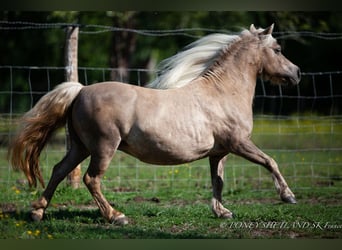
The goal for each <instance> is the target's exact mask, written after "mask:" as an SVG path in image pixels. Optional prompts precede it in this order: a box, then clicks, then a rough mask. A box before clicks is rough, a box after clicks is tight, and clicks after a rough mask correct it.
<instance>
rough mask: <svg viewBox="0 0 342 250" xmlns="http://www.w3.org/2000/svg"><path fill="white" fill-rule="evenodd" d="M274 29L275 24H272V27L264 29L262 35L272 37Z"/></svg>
mask: <svg viewBox="0 0 342 250" xmlns="http://www.w3.org/2000/svg"><path fill="white" fill-rule="evenodd" d="M273 28H274V23H272V25H271V26H270V27H268V28H266V29H264V30H263V31H262V32H261V33H260V35H271V34H272V32H273Z"/></svg>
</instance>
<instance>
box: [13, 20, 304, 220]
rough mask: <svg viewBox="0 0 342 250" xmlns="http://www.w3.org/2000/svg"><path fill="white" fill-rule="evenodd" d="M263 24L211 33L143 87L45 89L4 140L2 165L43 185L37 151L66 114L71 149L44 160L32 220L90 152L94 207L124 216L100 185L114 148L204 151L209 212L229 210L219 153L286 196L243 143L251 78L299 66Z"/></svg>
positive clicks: (289, 77)
mask: <svg viewBox="0 0 342 250" xmlns="http://www.w3.org/2000/svg"><path fill="white" fill-rule="evenodd" d="M272 30H273V25H271V26H270V27H269V28H267V29H256V28H255V27H254V25H251V27H250V29H249V30H244V31H242V32H241V33H240V34H239V35H225V34H212V35H208V36H205V37H203V38H201V39H199V40H198V41H195V42H194V43H192V44H190V45H189V46H187V47H186V48H185V49H184V50H183V51H181V52H180V53H178V54H176V55H175V56H173V57H171V58H169V59H167V60H165V61H164V62H162V64H161V68H160V71H159V75H158V76H157V79H156V80H155V81H153V82H152V83H151V84H149V85H148V87H149V88H143V87H138V86H133V85H128V84H124V83H120V82H103V83H97V84H93V85H90V86H83V85H81V84H80V83H75V82H66V83H63V84H60V85H59V86H57V87H56V88H55V89H54V90H53V91H51V92H49V93H48V94H46V95H45V96H44V97H42V98H41V100H40V101H39V102H38V103H37V104H36V105H35V106H34V108H33V109H31V110H30V111H29V112H28V113H26V114H25V116H24V117H23V121H22V122H21V128H20V129H19V132H18V134H17V135H16V137H15V138H14V140H13V143H12V145H11V147H10V148H9V155H10V160H11V163H12V166H13V167H14V168H15V169H21V170H22V171H23V172H24V173H25V174H26V177H27V179H28V182H29V184H30V185H31V186H36V185H37V179H38V180H39V182H40V183H41V184H42V185H43V186H44V181H43V178H42V176H41V173H40V169H39V155H40V153H41V150H42V149H43V147H44V145H45V144H46V142H47V140H48V139H49V137H50V135H51V133H52V132H53V131H55V130H56V129H57V128H59V127H61V126H64V125H65V123H66V122H68V128H69V132H70V140H71V147H70V150H69V151H68V152H67V154H66V156H65V157H64V158H63V159H62V160H61V161H60V162H59V163H58V164H57V165H55V166H54V168H53V172H52V176H51V178H50V181H49V183H48V185H47V188H46V189H45V190H44V192H43V193H42V196H41V197H40V198H39V199H38V201H36V202H34V203H33V204H32V206H33V210H32V218H33V219H34V220H41V219H42V218H43V215H44V211H45V209H46V208H47V206H48V204H49V202H50V200H51V198H52V196H53V194H54V191H55V190H56V187H57V185H58V184H59V183H60V182H61V181H62V180H63V179H64V178H65V177H66V176H67V175H68V173H70V172H71V171H72V170H73V169H74V168H75V167H76V166H77V165H78V164H79V163H80V162H82V161H83V160H84V159H85V158H87V157H88V156H90V157H91V160H90V164H89V167H88V169H87V171H86V173H85V175H84V178H83V180H84V183H85V185H86V186H87V188H88V189H89V191H90V193H91V195H92V196H93V198H94V200H95V201H96V203H97V205H98V207H99V209H100V211H101V213H102V215H103V216H104V217H105V218H106V219H107V220H108V221H110V222H114V223H118V224H126V223H128V219H127V218H126V217H125V215H124V214H123V213H121V212H119V211H117V210H115V209H114V208H113V207H112V206H111V205H110V204H109V203H108V201H107V200H106V198H105V197H104V196H103V194H102V192H101V188H100V181H101V177H102V176H103V174H104V173H105V171H106V169H107V168H108V165H109V163H110V161H111V159H112V158H113V156H114V154H115V152H116V150H121V151H123V152H126V153H128V154H130V155H132V156H134V157H136V158H138V159H140V160H141V161H143V162H147V163H152V164H167V165H170V164H182V163H186V162H191V161H194V160H197V159H201V158H204V157H209V162H210V170H211V171H210V172H211V181H212V188H213V198H212V201H211V207H212V211H213V212H214V214H215V215H216V216H217V217H222V218H232V217H233V213H232V212H230V211H229V210H228V209H227V208H225V207H224V206H223V205H222V195H221V194H222V188H223V171H224V162H225V159H226V156H227V155H228V154H229V153H233V154H236V155H239V156H241V157H244V158H246V159H247V160H250V161H252V162H254V163H257V164H260V165H262V166H264V167H265V168H266V169H268V170H269V171H270V172H271V174H272V177H273V179H274V183H275V186H276V189H277V191H278V193H279V195H280V198H281V199H282V200H283V201H284V202H287V203H296V200H295V196H294V194H293V193H292V191H291V190H290V188H289V187H288V185H287V183H286V181H285V179H284V178H283V176H282V175H281V173H280V172H279V169H278V166H277V164H276V162H275V161H274V160H273V159H272V158H271V157H269V156H268V155H266V154H264V153H263V152H262V151H261V150H260V149H258V148H257V147H256V146H255V145H254V144H253V142H252V141H251V139H250V138H251V132H252V127H253V114H252V103H253V96H254V91H255V86H256V79H257V77H261V78H262V79H265V80H270V81H272V82H273V83H277V84H284V83H290V84H293V85H294V84H298V83H299V81H300V71H299V68H298V67H297V66H296V65H294V64H292V63H291V62H290V61H289V60H287V59H286V58H285V57H284V56H283V55H282V54H281V49H280V46H279V44H278V43H277V42H276V40H275V39H274V38H273V37H272Z"/></svg>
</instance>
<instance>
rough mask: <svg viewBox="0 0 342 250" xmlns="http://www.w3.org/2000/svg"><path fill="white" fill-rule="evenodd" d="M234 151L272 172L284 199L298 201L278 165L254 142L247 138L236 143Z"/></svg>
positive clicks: (280, 194)
mask: <svg viewBox="0 0 342 250" xmlns="http://www.w3.org/2000/svg"><path fill="white" fill-rule="evenodd" d="M233 153H235V154H237V155H240V156H242V157H244V158H245V159H247V160H250V161H252V162H254V163H257V164H260V165H262V166H264V167H265V168H266V169H267V170H269V171H270V172H271V174H272V178H273V181H274V184H275V187H276V189H277V191H278V193H279V196H280V198H281V200H282V201H284V202H286V203H292V204H295V203H296V199H295V196H294V194H293V193H292V191H291V189H290V188H289V186H288V185H287V183H286V181H285V179H284V177H283V176H282V174H281V173H280V171H279V168H278V165H277V163H276V162H275V160H273V159H272V158H271V157H270V156H268V155H266V154H265V153H264V152H262V151H261V150H260V149H259V148H258V147H257V146H255V145H254V143H253V142H252V141H251V140H249V139H246V140H244V141H240V142H239V143H236V145H234V150H233Z"/></svg>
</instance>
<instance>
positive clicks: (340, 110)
mask: <svg viewBox="0 0 342 250" xmlns="http://www.w3.org/2000/svg"><path fill="white" fill-rule="evenodd" d="M70 26H77V27H79V28H80V31H79V34H80V35H84V36H88V35H94V36H96V35H98V34H100V33H105V32H118V31H127V32H134V33H137V34H140V35H144V36H188V37H194V38H197V37H198V36H199V35H198V34H199V32H201V33H214V32H220V33H229V34H232V32H230V31H227V30H219V29H205V28H195V29H194V28H190V29H188V28H186V29H175V30H136V29H123V28H118V27H112V26H105V25H87V24H85V25H84V24H70V23H34V22H22V21H16V22H8V21H0V30H9V31H13V32H19V31H21V30H32V29H34V30H46V29H65V28H66V27H70ZM274 36H275V37H276V38H277V39H288V38H293V37H301V38H302V37H312V38H317V39H324V40H339V39H342V33H316V32H308V31H286V32H274ZM65 70H66V67H46V66H17V65H2V66H0V155H1V157H0V185H3V186H5V187H12V186H16V185H18V183H22V182H23V180H24V177H23V175H22V174H21V173H15V172H13V170H12V169H11V167H10V166H9V164H8V162H7V160H6V151H7V147H8V143H9V141H10V138H11V136H12V135H13V133H14V132H15V127H16V123H17V121H18V119H17V118H18V117H20V116H21V115H22V114H23V113H24V112H26V111H28V110H29V109H30V108H31V107H33V105H34V104H35V103H36V102H37V101H38V100H39V98H41V96H43V95H44V94H46V93H47V92H48V91H50V90H52V89H53V88H54V86H56V85H57V84H59V83H61V82H63V81H64V79H65ZM113 71H114V72H116V74H114V75H116V76H117V79H111V77H112V75H113V74H111V73H112V72H113ZM128 72H129V75H130V77H129V79H131V82H130V83H131V84H136V85H139V86H143V85H144V84H145V83H146V79H153V78H154V76H155V72H154V70H147V69H128ZM120 73H121V71H120V69H116V68H98V67H78V78H79V81H80V82H81V83H83V84H85V85H89V84H93V83H96V82H101V81H107V80H118V81H124V77H123V76H122V75H121V74H120ZM341 82H342V71H332V72H304V73H303V74H302V80H301V83H300V84H299V85H298V86H296V87H288V86H273V85H270V84H268V83H266V82H263V81H259V82H258V84H257V87H256V92H255V98H254V106H253V109H254V131H253V135H252V139H253V141H254V142H255V143H256V144H257V145H258V146H259V147H260V148H261V149H263V150H264V151H265V152H266V153H267V154H269V155H270V156H272V157H273V158H274V159H275V160H276V161H277V162H278V164H279V166H280V170H281V172H282V173H283V175H284V176H285V178H286V179H287V181H288V183H289V185H290V186H291V187H292V188H294V189H311V188H323V187H324V188H340V187H341V185H342V156H341V155H342V154H341V153H342V115H341V114H342V88H341ZM65 140H66V139H65V133H64V130H63V129H62V130H60V131H58V132H57V134H56V136H54V138H53V139H52V141H51V142H50V143H49V144H48V145H47V147H46V148H45V150H44V151H43V153H42V155H41V168H42V171H43V176H44V179H45V180H46V181H47V180H48V179H49V178H50V175H51V170H52V167H53V165H55V164H56V163H57V162H58V161H59V160H61V159H62V157H63V156H64V154H65V151H66V146H65V144H66V141H65ZM88 161H89V160H86V161H85V162H83V163H82V171H84V170H85V169H86V167H87V165H88ZM208 165H209V164H208V161H207V160H205V159H204V160H200V161H196V162H194V163H189V164H183V165H179V166H153V165H149V164H144V163H142V162H140V161H138V160H137V159H135V158H132V157H129V156H127V155H125V154H124V153H121V152H118V154H117V155H116V156H115V157H114V159H113V161H112V163H111V166H110V168H109V170H108V171H107V172H106V174H105V176H104V180H103V185H104V187H105V188H106V189H107V190H113V191H120V192H124V191H126V192H127V191H135V192H142V191H146V190H149V191H152V192H158V191H160V190H181V191H182V192H201V191H202V190H203V189H205V190H208V191H209V190H210V187H211V182H210V171H209V166H208ZM224 179H225V183H226V184H225V190H226V191H229V192H238V191H239V190H242V189H251V190H269V189H274V187H273V182H272V179H271V177H270V175H269V173H268V172H267V171H266V170H265V169H264V168H263V167H260V166H256V165H255V164H253V163H250V162H248V161H246V160H244V159H241V158H239V157H236V156H233V155H232V156H229V158H228V161H227V164H226V171H225V175H224Z"/></svg>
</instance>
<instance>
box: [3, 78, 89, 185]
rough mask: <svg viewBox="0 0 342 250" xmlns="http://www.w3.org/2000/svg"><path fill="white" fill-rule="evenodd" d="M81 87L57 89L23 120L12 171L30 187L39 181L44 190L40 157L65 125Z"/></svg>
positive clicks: (10, 152) (73, 84) (13, 144)
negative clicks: (51, 137)
mask: <svg viewBox="0 0 342 250" xmlns="http://www.w3.org/2000/svg"><path fill="white" fill-rule="evenodd" d="M82 87H83V85H82V84H80V83H77V82H65V83H62V84H60V85H58V86H57V87H56V88H55V89H54V90H53V91H51V92H49V93H47V94H46V95H45V96H43V97H42V98H41V99H40V100H39V101H38V103H37V104H36V105H35V106H34V107H33V108H32V109H31V110H30V111H28V112H27V113H26V114H25V115H24V116H23V117H22V119H21V121H20V127H19V129H18V132H17V134H16V135H15V137H14V138H13V140H12V142H11V145H10V147H9V149H8V155H9V160H10V162H11V164H12V167H13V168H14V169H20V170H22V171H23V172H24V173H25V175H26V177H27V180H28V182H29V185H30V186H36V185H37V178H38V180H39V182H40V183H41V184H42V186H44V180H43V178H42V176H41V173H40V169H39V155H40V153H41V151H42V149H43V148H44V146H45V144H46V143H47V141H48V139H49V138H50V136H51V134H52V132H54V131H55V130H56V129H57V128H60V127H62V126H63V125H65V123H66V117H67V113H68V110H69V108H70V106H71V104H72V102H73V100H74V99H75V97H76V96H77V95H78V93H79V92H80V90H81V88H82Z"/></svg>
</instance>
